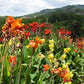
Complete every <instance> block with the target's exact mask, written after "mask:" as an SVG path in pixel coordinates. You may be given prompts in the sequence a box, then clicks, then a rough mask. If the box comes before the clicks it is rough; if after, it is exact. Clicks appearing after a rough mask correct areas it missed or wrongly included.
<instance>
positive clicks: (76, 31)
mask: <svg viewBox="0 0 84 84" xmlns="http://www.w3.org/2000/svg"><path fill="white" fill-rule="evenodd" d="M6 18H7V17H0V30H1V28H2V26H3V24H4V23H5V19H6ZM34 21H36V22H38V24H41V23H42V22H44V23H46V22H47V24H48V23H49V24H53V31H54V32H55V31H56V30H57V29H60V28H61V27H63V28H64V29H68V30H70V31H72V37H73V38H76V37H81V36H84V33H83V32H84V16H83V15H77V14H74V13H65V12H59V13H57V12H53V13H51V14H46V15H45V16H39V17H33V18H22V22H23V23H24V24H26V25H29V23H32V22H34Z"/></svg>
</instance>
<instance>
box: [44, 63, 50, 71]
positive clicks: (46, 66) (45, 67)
mask: <svg viewBox="0 0 84 84" xmlns="http://www.w3.org/2000/svg"><path fill="white" fill-rule="evenodd" d="M43 67H44V72H46V71H47V70H48V69H50V68H51V67H50V66H49V65H48V64H46V65H43Z"/></svg>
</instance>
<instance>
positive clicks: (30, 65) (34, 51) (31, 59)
mask: <svg viewBox="0 0 84 84" xmlns="http://www.w3.org/2000/svg"><path fill="white" fill-rule="evenodd" d="M34 52H35V50H34V49H33V52H32V55H31V58H30V61H29V69H30V67H31V62H32V57H33V55H34Z"/></svg>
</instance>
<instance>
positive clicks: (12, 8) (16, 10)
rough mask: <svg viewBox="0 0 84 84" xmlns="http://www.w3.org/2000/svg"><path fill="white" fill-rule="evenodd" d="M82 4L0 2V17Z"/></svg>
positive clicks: (64, 0)
mask: <svg viewBox="0 0 84 84" xmlns="http://www.w3.org/2000/svg"><path fill="white" fill-rule="evenodd" d="M70 4H71V5H72V4H84V1H83V0H0V16H2V15H11V16H20V15H26V14H31V13H34V12H39V11H41V10H43V9H46V8H56V7H63V6H66V5H70Z"/></svg>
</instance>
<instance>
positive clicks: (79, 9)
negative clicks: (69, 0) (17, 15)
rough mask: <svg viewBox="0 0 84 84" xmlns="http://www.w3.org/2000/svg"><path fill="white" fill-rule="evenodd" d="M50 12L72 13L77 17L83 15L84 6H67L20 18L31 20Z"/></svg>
mask: <svg viewBox="0 0 84 84" xmlns="http://www.w3.org/2000/svg"><path fill="white" fill-rule="evenodd" d="M52 12H72V13H75V14H79V15H84V5H67V6H64V7H61V8H54V9H44V10H41V11H39V12H36V13H32V14H29V15H24V16H22V18H31V17H37V16H42V15H46V14H49V13H50V14H51V13H52Z"/></svg>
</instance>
